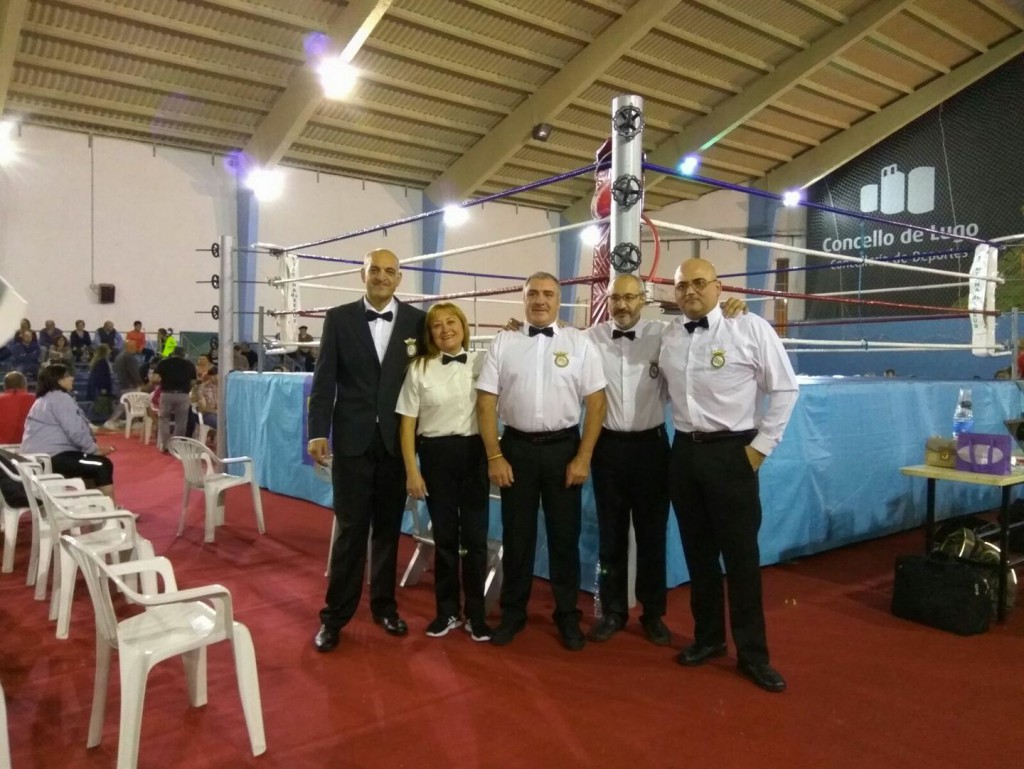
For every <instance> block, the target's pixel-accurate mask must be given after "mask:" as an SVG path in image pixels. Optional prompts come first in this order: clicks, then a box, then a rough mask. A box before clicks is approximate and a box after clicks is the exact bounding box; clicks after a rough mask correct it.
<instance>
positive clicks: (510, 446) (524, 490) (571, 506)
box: [501, 431, 582, 625]
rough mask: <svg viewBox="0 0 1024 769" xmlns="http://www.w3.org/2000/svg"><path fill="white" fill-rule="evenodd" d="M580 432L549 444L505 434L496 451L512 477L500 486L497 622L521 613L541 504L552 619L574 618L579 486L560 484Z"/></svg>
mask: <svg viewBox="0 0 1024 769" xmlns="http://www.w3.org/2000/svg"><path fill="white" fill-rule="evenodd" d="M579 444H580V437H579V434H578V433H569V434H567V435H566V436H565V437H564V438H563V439H561V440H558V441H555V442H551V443H534V442H531V441H529V440H527V439H525V438H522V437H519V436H514V435H510V434H509V433H508V432H507V431H506V432H505V434H504V436H503V437H502V439H501V451H502V453H503V454H504V455H505V459H506V460H507V461H508V463H509V464H510V465H511V466H512V474H513V478H514V482H513V484H512V485H511V486H509V487H508V488H505V489H502V490H501V524H502V539H503V545H504V551H503V556H502V559H501V565H502V572H503V574H502V584H501V613H502V622H509V621H512V622H514V621H518V620H522V619H525V618H526V605H527V603H528V602H529V600H530V589H531V587H532V586H533V573H534V565H535V563H536V559H537V517H538V508H539V507H540V506H541V505H543V507H544V524H545V527H546V529H547V535H548V572H549V573H550V575H551V592H552V593H553V594H554V597H555V612H554V615H553V617H554V620H555V622H556V623H557V624H559V625H561V624H563V623H566V622H579V619H580V612H579V610H578V609H577V608H576V600H577V597H578V593H579V589H580V517H581V505H582V502H581V495H580V492H581V489H580V487H579V486H572V487H570V488H568V489H567V488H566V487H565V468H566V466H567V465H568V464H569V462H570V461H571V460H572V458H573V457H574V456H576V451H577V449H578V448H579Z"/></svg>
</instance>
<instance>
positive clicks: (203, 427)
mask: <svg viewBox="0 0 1024 769" xmlns="http://www.w3.org/2000/svg"><path fill="white" fill-rule="evenodd" d="M192 413H193V414H195V415H196V420H197V423H196V432H197V433H198V437H197V440H198V441H199V442H200V443H201V444H203V445H204V446H205V445H206V439H207V438H209V436H210V429H211V428H210V426H209V425H208V424H205V423H204V422H203V415H202V414H201V413H200V411H199V407H198V406H196V404H194V403H193V404H192Z"/></svg>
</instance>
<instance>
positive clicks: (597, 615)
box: [594, 561, 604, 619]
mask: <svg viewBox="0 0 1024 769" xmlns="http://www.w3.org/2000/svg"><path fill="white" fill-rule="evenodd" d="M603 616H604V610H603V609H602V608H601V562H600V561H598V562H597V563H596V564H594V619H601V617H603Z"/></svg>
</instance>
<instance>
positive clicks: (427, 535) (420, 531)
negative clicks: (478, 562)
mask: <svg viewBox="0 0 1024 769" xmlns="http://www.w3.org/2000/svg"><path fill="white" fill-rule="evenodd" d="M490 497H491V499H501V497H500V496H499V495H498V494H497V493H496V492H495V490H494V488H493V487H492V489H491V495H490ZM405 509H406V510H408V511H409V513H410V514H411V515H412V538H413V540H414V541H415V542H416V550H415V551H414V552H413V554H412V558H410V559H409V565H408V566H406V567H405V574H403V575H402V580H401V582H400V583H399V584H400V585H401V586H402V587H412V586H413V585H415V584H416V583H417V582H419V581H420V577H421V576H422V575H423V572H424V571H425V570H426V569H428V568H430V565H431V563H432V558H433V555H434V532H433V527H432V524H431V522H430V520H429V518H428V519H427V521H426V523H424V521H423V517H422V516H421V515H420V510H419V501H418V500H416V499H413V498H412V497H409V498H408V499H407V500H406V503H405ZM504 552H505V548H504V545H503V544H502V542H501V540H499V539H488V540H487V576H486V577H485V578H484V611H485V612H488V613H489V612H490V611H491V609H493V608H494V606H495V604H496V603H497V602H498V598H499V597H500V595H501V578H502V570H501V556H502V555H503V554H504Z"/></svg>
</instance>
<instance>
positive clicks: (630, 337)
mask: <svg viewBox="0 0 1024 769" xmlns="http://www.w3.org/2000/svg"><path fill="white" fill-rule="evenodd" d="M623 336H624V337H626V339H628V340H629V341H631V342H632V341H633V340H634V339H636V331H620V330H619V329H617V328H615V329H612V339H618V338H620V337H623Z"/></svg>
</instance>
